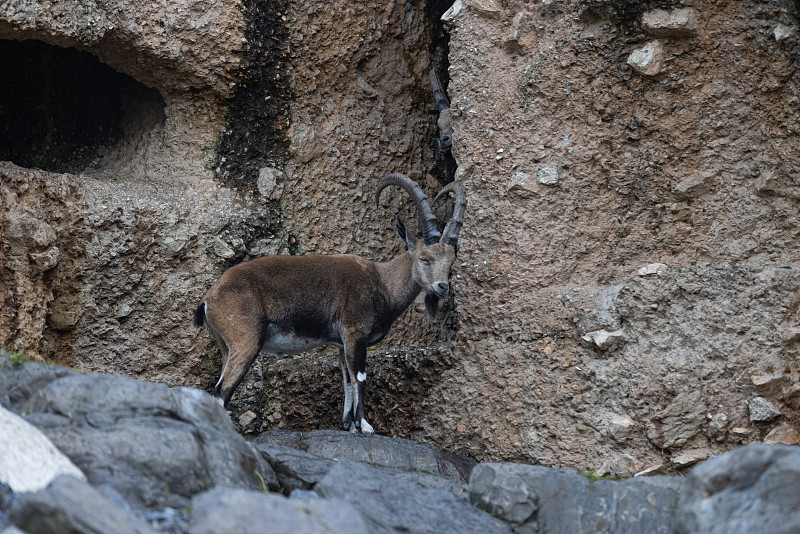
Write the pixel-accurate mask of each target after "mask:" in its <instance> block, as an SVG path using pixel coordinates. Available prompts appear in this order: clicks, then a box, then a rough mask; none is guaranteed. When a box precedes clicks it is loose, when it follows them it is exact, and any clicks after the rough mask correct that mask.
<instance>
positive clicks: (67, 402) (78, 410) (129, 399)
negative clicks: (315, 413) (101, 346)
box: [0, 360, 278, 508]
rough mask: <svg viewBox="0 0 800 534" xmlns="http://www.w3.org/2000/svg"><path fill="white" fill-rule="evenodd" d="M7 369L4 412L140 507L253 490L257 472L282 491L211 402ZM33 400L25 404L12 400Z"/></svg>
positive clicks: (113, 382) (29, 368)
mask: <svg viewBox="0 0 800 534" xmlns="http://www.w3.org/2000/svg"><path fill="white" fill-rule="evenodd" d="M2 361H3V362H5V365H3V368H2V369H0V384H2V389H3V390H4V391H7V392H9V393H8V400H6V399H5V398H4V399H2V402H3V404H5V403H6V402H8V407H9V408H10V409H12V410H14V409H16V410H19V411H20V412H21V413H25V414H26V420H27V421H28V422H29V423H32V424H34V425H35V426H36V427H38V428H39V430H41V431H42V432H44V434H45V435H46V436H47V437H48V438H49V439H50V441H52V442H53V444H55V446H56V447H57V448H58V449H59V450H60V451H61V452H63V453H64V454H66V455H67V456H68V457H69V459H70V460H72V462H73V463H74V464H75V465H77V466H78V467H79V468H80V469H81V471H83V473H85V475H86V478H87V479H88V481H89V482H90V483H91V484H93V485H96V486H108V487H111V488H113V490H114V491H115V492H116V493H117V494H119V495H121V496H122V497H124V499H125V500H126V501H127V502H128V503H130V504H131V505H132V506H134V507H137V508H152V507H161V508H163V507H165V506H169V507H172V508H178V507H181V506H186V505H187V504H188V502H189V499H190V498H191V497H192V496H193V495H195V494H197V493H199V492H200V491H203V490H204V489H207V488H210V487H213V486H216V485H224V486H230V487H247V488H255V487H257V485H258V483H259V480H260V479H259V478H258V476H257V475H256V474H255V472H256V471H257V472H258V473H260V476H261V479H263V480H264V481H265V483H266V484H267V485H269V486H270V487H273V488H275V489H277V487H278V481H277V478H276V477H275V475H274V473H273V472H272V469H271V468H270V467H269V465H268V464H267V463H266V462H264V461H263V460H262V459H261V456H260V455H259V454H258V453H257V452H256V451H255V449H253V448H252V447H251V446H250V445H249V444H248V443H247V442H245V441H244V439H242V437H241V436H239V435H238V434H236V433H235V432H234V430H233V426H232V425H231V423H230V420H229V419H228V417H227V414H226V413H225V411H224V410H223V409H222V408H221V407H220V406H219V405H218V404H217V403H216V402H215V401H214V399H213V398H212V397H211V396H210V395H207V394H205V393H203V392H201V391H199V390H196V389H189V388H178V389H168V388H167V387H166V386H164V385H162V384H153V383H148V382H141V381H136V380H133V379H130V378H125V377H120V376H111V375H83V374H80V373H77V372H74V371H69V372H67V374H63V373H62V372H61V370H60V369H58V368H52V366H44V365H43V364H38V363H33V362H29V363H27V364H25V365H18V364H11V363H10V362H8V361H7V360H2ZM51 369H54V370H55V371H52V370H51ZM32 383H35V390H33V389H32V388H31V387H30V385H31V384H32ZM26 392H27V393H30V396H29V397H27V398H24V400H21V402H16V401H14V400H12V399H19V398H20V397H24V396H26ZM143 437H144V439H143ZM166 451H169V454H166Z"/></svg>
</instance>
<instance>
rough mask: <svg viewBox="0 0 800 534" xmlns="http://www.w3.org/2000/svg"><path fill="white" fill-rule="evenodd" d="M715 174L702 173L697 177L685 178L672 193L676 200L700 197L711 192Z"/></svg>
mask: <svg viewBox="0 0 800 534" xmlns="http://www.w3.org/2000/svg"><path fill="white" fill-rule="evenodd" d="M715 176H716V173H713V172H702V173H700V174H698V175H697V176H692V177H689V178H686V179H685V180H683V181H682V182H680V183H679V184H678V185H676V186H675V188H674V189H673V192H674V193H675V195H677V196H678V198H682V199H684V200H685V199H690V198H698V197H701V196H703V195H705V194H707V193H709V192H711V190H712V186H713V184H714V177H715Z"/></svg>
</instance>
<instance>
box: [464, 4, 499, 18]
mask: <svg viewBox="0 0 800 534" xmlns="http://www.w3.org/2000/svg"><path fill="white" fill-rule="evenodd" d="M468 5H469V7H470V8H471V9H472V10H473V11H475V13H477V14H478V15H480V16H482V17H484V18H491V19H496V18H498V17H500V8H498V7H497V4H495V3H494V0H469V2H468Z"/></svg>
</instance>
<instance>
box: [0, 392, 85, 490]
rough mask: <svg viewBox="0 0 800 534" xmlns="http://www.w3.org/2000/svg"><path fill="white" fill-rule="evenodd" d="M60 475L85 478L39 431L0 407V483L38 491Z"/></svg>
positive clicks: (19, 488)
mask: <svg viewBox="0 0 800 534" xmlns="http://www.w3.org/2000/svg"><path fill="white" fill-rule="evenodd" d="M59 475H72V476H74V477H75V478H78V479H80V480H86V475H84V474H83V473H82V472H81V470H80V469H78V468H77V467H76V466H75V464H73V463H72V462H71V461H70V460H69V458H67V457H66V456H64V454H62V453H61V451H59V450H58V449H56V448H55V446H54V445H53V443H52V442H51V441H50V440H49V439H47V436H45V435H44V434H43V433H42V431H41V430H39V429H38V428H36V427H35V426H33V425H31V424H29V423H27V422H26V421H25V420H24V419H22V418H21V417H20V416H18V415H16V414H14V413H12V412H10V411H8V410H6V409H5V408H2V407H0V482H2V483H5V484H8V485H9V486H10V487H11V489H12V490H14V491H15V492H27V491H39V490H41V489H44V488H45V487H46V486H47V485H48V484H50V482H52V481H53V479H55V478H56V477H57V476H59Z"/></svg>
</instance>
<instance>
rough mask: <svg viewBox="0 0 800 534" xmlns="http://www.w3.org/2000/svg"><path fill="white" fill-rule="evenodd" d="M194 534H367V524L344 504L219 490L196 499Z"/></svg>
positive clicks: (191, 525) (190, 531)
mask: <svg viewBox="0 0 800 534" xmlns="http://www.w3.org/2000/svg"><path fill="white" fill-rule="evenodd" d="M192 509H193V510H196V511H195V513H193V514H192V520H191V522H190V523H189V528H188V532H189V533H190V534H215V533H217V532H241V533H242V534H249V533H252V534H257V533H259V532H264V530H265V528H267V525H268V530H269V532H275V533H285V534H292V533H295V532H296V533H298V534H317V533H319V532H326V533H327V532H330V533H341V534H345V533H350V532H352V533H354V534H367V533H368V532H370V530H369V529H367V526H366V522H365V521H364V520H363V519H362V518H361V516H360V515H359V514H358V512H356V511H355V509H354V508H353V507H352V506H350V505H349V504H348V503H346V502H343V501H337V500H334V499H331V500H324V501H323V500H317V499H308V500H295V499H292V500H288V499H287V498H286V497H283V496H281V495H275V494H274V493H273V494H268V495H264V494H263V493H259V492H257V491H253V490H241V489H240V490H230V489H228V488H216V489H213V490H211V491H207V492H205V493H202V494H200V495H198V496H196V497H195V498H194V499H192Z"/></svg>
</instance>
